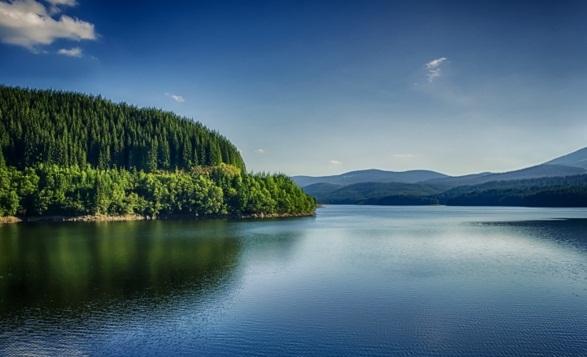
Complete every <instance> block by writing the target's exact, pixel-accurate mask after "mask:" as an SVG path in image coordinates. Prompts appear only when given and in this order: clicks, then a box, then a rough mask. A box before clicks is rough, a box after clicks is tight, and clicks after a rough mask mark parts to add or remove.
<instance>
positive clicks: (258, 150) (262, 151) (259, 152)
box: [255, 148, 265, 155]
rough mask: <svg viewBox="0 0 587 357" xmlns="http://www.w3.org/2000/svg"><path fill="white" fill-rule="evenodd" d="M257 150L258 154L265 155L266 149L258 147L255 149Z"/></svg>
mask: <svg viewBox="0 0 587 357" xmlns="http://www.w3.org/2000/svg"><path fill="white" fill-rule="evenodd" d="M255 152H256V153H257V154H260V155H263V154H264V153H265V149H261V148H258V149H257V150H255Z"/></svg>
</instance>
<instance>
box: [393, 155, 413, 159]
mask: <svg viewBox="0 0 587 357" xmlns="http://www.w3.org/2000/svg"><path fill="white" fill-rule="evenodd" d="M392 156H393V157H394V158H396V159H411V158H413V157H415V156H416V155H414V154H393V155H392Z"/></svg>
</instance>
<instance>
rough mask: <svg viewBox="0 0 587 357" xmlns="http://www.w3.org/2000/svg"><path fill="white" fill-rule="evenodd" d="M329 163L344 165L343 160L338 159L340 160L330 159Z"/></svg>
mask: <svg viewBox="0 0 587 357" xmlns="http://www.w3.org/2000/svg"><path fill="white" fill-rule="evenodd" d="M328 163H329V164H330V165H336V166H338V165H342V162H341V161H338V160H330V161H328Z"/></svg>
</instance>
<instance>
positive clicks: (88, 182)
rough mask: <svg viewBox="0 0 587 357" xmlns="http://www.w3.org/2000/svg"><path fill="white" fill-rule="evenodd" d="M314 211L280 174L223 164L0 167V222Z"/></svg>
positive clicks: (244, 216)
mask: <svg viewBox="0 0 587 357" xmlns="http://www.w3.org/2000/svg"><path fill="white" fill-rule="evenodd" d="M316 207H317V204H316V201H315V199H314V198H313V197H311V196H309V195H307V194H305V193H304V192H303V190H302V189H301V188H299V187H298V186H297V185H296V184H295V183H294V182H293V181H292V180H291V179H290V178H289V177H287V176H285V175H268V174H245V173H242V172H241V170H240V169H239V168H237V167H234V166H231V165H226V164H220V165H218V166H207V167H202V166H199V167H195V168H193V169H192V170H190V171H185V170H177V171H172V172H168V171H155V172H144V171H134V170H133V171H129V170H122V169H96V168H92V167H89V166H87V167H84V168H80V167H77V166H73V167H60V166H57V165H43V164H40V165H37V166H35V167H34V168H27V169H26V170H23V171H21V170H17V169H15V168H10V167H0V223H18V222H38V221H52V222H101V221H134V220H152V219H207V218H237V219H265V218H283V217H299V216H311V215H313V214H314V213H315V209H316Z"/></svg>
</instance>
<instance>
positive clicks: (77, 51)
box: [57, 47, 83, 58]
mask: <svg viewBox="0 0 587 357" xmlns="http://www.w3.org/2000/svg"><path fill="white" fill-rule="evenodd" d="M57 53H58V54H60V55H63V56H68V57H77V58H81V57H82V56H83V53H82V49H81V48H79V47H73V48H69V49H67V48H62V49H60V50H59V51H57Z"/></svg>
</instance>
